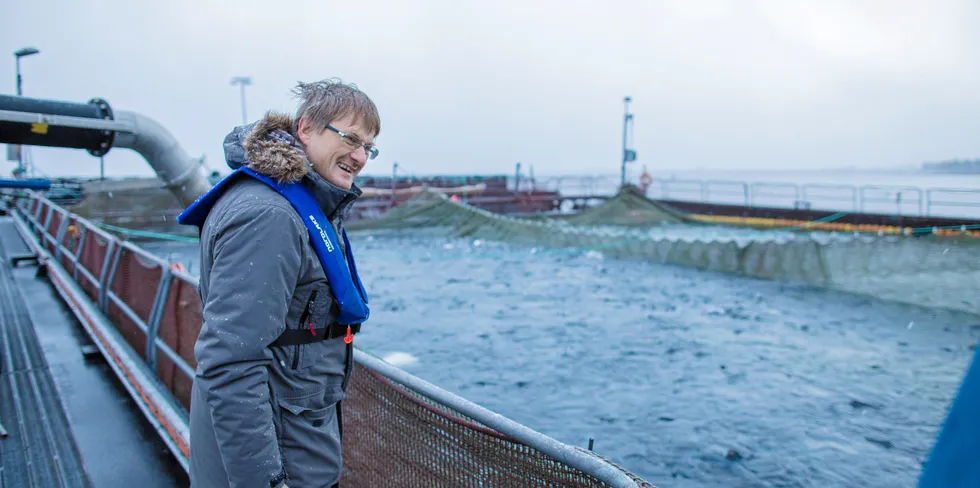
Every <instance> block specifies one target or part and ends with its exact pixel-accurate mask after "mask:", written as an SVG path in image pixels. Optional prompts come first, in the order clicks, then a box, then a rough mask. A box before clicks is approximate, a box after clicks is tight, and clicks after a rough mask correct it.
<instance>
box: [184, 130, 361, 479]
mask: <svg viewBox="0 0 980 488" xmlns="http://www.w3.org/2000/svg"><path fill="white" fill-rule="evenodd" d="M291 126H292V120H291V118H290V117H289V116H285V115H280V114H272V113H270V114H268V115H266V116H265V117H264V118H263V119H262V120H261V121H259V122H258V123H256V124H253V125H251V126H245V127H239V128H236V129H235V130H234V131H233V132H232V133H231V134H229V135H228V137H227V138H226V139H225V156H226V159H227V161H228V164H229V166H231V167H232V168H237V167H238V166H240V165H242V164H247V165H248V167H250V168H252V169H253V170H255V171H256V172H259V173H262V174H265V175H267V176H270V177H272V178H274V179H277V180H279V181H302V183H303V184H305V185H309V187H310V188H311V189H312V190H313V193H314V196H315V197H316V199H317V201H318V203H319V204H320V206H321V208H322V210H323V213H324V215H326V216H327V217H328V218H329V219H330V221H331V223H332V224H333V225H334V227H335V228H336V230H338V233H339V230H340V228H341V227H340V226H341V225H342V223H341V217H342V215H344V213H345V212H346V210H347V209H348V208H349V207H350V205H351V204H352V203H353V202H354V200H355V199H356V198H357V196H359V195H360V190H359V189H357V188H356V187H353V188H352V189H351V191H348V190H344V189H341V188H338V187H336V186H334V185H332V184H330V183H329V182H327V181H326V180H324V179H323V178H322V177H320V176H319V175H318V174H316V173H315V172H313V171H312V170H309V164H308V162H307V160H306V157H305V155H304V154H303V151H302V149H301V148H299V147H298V146H297V145H296V144H295V141H294V140H293V138H292V136H290V135H289V132H290V131H291ZM341 245H343V244H342V243H341ZM341 255H343V252H341ZM201 299H202V303H203V327H202V329H201V334H200V336H199V338H198V340H197V343H196V345H195V347H194V356H195V358H196V359H197V374H196V376H195V378H194V386H193V391H192V394H191V409H190V437H191V439H190V442H191V446H190V447H191V460H190V478H191V484H192V486H193V487H194V488H222V487H255V488H268V487H270V486H278V485H279V484H280V483H281V482H282V481H283V480H284V479H285V480H286V481H287V483H288V484H289V486H290V488H304V487H325V486H332V485H333V484H334V483H337V482H338V480H339V479H340V474H341V470H342V459H341V448H340V419H339V417H338V416H339V408H338V407H339V403H338V402H339V401H340V400H342V399H343V398H344V392H345V391H346V389H347V382H348V379H349V377H350V374H351V372H352V367H353V357H352V351H351V347H350V346H348V345H347V344H345V343H344V342H343V340H342V339H340V338H336V339H332V340H327V341H320V342H316V343H312V344H305V345H299V346H278V345H273V341H275V340H276V338H278V337H279V336H280V335H281V334H282V333H283V331H284V330H286V329H287V328H291V329H295V328H303V329H305V328H307V327H309V324H310V323H312V324H313V326H314V327H315V328H320V327H326V326H329V325H330V324H331V323H332V322H333V321H334V319H335V317H336V315H337V312H338V307H337V305H336V304H335V303H334V300H333V295H332V293H331V290H330V286H329V284H328V282H327V279H326V277H325V275H324V272H323V268H322V267H321V265H320V262H319V260H318V258H317V255H316V253H315V251H314V250H313V248H312V246H311V245H310V243H309V234H308V232H307V230H306V227H305V226H304V225H303V222H302V221H301V220H300V217H299V215H298V214H297V213H296V211H295V210H294V209H293V208H292V207H291V206H290V204H289V202H287V201H286V200H285V199H284V198H283V197H282V196H280V195H279V194H278V193H276V192H275V191H274V190H272V189H271V188H269V187H268V186H267V185H266V184H264V183H261V182H259V181H256V180H253V179H250V178H248V177H244V176H243V177H242V179H241V180H240V181H237V182H236V183H234V184H232V185H231V186H230V188H228V189H227V190H226V191H225V193H224V194H223V195H222V196H221V197H220V198H219V200H218V201H217V203H215V205H214V207H213V208H212V210H211V212H210V213H209V214H208V217H207V219H206V221H205V224H204V226H203V227H202V232H201Z"/></svg>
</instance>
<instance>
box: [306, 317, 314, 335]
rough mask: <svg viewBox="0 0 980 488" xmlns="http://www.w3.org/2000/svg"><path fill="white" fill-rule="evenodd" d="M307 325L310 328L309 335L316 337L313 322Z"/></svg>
mask: <svg viewBox="0 0 980 488" xmlns="http://www.w3.org/2000/svg"><path fill="white" fill-rule="evenodd" d="M307 325H309V327H310V334H313V335H316V329H314V328H313V321H312V320H311V321H310V323H309V324H307Z"/></svg>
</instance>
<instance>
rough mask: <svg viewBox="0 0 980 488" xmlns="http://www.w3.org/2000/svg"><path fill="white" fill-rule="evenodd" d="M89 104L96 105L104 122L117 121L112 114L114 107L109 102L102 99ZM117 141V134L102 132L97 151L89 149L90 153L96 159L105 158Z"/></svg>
mask: <svg viewBox="0 0 980 488" xmlns="http://www.w3.org/2000/svg"><path fill="white" fill-rule="evenodd" d="M88 103H90V104H92V105H95V106H96V108H98V109H99V116H100V117H101V118H102V119H103V120H115V118H114V116H113V114H112V107H110V106H109V102H107V101H105V100H103V99H101V98H93V99H91V100H89V101H88ZM115 140H116V132H115V131H111V130H104V131H102V140H101V141H99V147H98V148H97V149H89V150H88V153H89V154H91V155H92V156H95V157H97V158H98V157H102V156H105V154H106V153H107V152H109V150H110V149H112V144H113V143H114V142H115Z"/></svg>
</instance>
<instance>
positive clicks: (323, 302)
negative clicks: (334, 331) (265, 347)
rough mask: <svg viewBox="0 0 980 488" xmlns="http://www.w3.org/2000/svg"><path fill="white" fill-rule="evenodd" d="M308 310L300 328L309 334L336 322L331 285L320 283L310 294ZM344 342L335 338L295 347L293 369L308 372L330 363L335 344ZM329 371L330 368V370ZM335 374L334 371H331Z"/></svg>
mask: <svg viewBox="0 0 980 488" xmlns="http://www.w3.org/2000/svg"><path fill="white" fill-rule="evenodd" d="M307 305H308V310H307V311H306V312H305V313H304V314H303V315H304V317H302V320H301V321H300V324H299V327H302V329H303V330H305V331H307V332H309V333H310V334H312V332H311V331H310V329H311V328H313V329H325V328H327V327H329V326H330V324H332V323H333V322H334V320H335V319H336V317H337V314H336V313H335V312H334V311H333V309H334V308H335V305H334V299H333V294H332V292H331V291H330V285H328V284H326V283H325V282H323V283H318V284H317V285H316V286H315V288H314V289H313V292H312V293H311V294H310V299H309V301H308V303H307ZM317 333H318V334H321V333H326V332H324V331H319V332H317ZM336 342H342V340H341V339H339V338H335V339H332V340H329V341H317V342H313V343H311V344H303V345H300V346H295V347H296V350H295V351H294V356H293V369H297V370H308V369H310V368H311V367H313V366H316V365H317V364H318V363H321V362H322V361H330V360H331V358H332V356H334V355H336V353H335V352H334V349H335V348H336V346H335V345H334V343H336ZM321 369H323V368H322V367H318V368H316V370H318V371H319V370H321ZM328 369H329V368H328ZM331 372H333V371H331Z"/></svg>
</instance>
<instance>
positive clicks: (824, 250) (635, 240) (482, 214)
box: [350, 192, 980, 314]
mask: <svg viewBox="0 0 980 488" xmlns="http://www.w3.org/2000/svg"><path fill="white" fill-rule="evenodd" d="M638 198H642V197H638ZM629 199H630V200H636V199H635V198H634V197H633V196H630V197H629ZM626 201H627V200H626V199H625V198H624V199H623V200H622V201H620V202H614V203H613V204H612V206H610V207H608V208H606V209H600V210H599V211H595V212H594V213H592V214H591V215H592V216H591V217H589V218H584V217H583V218H582V219H581V220H582V221H586V222H591V221H593V219H594V218H595V217H598V216H604V217H603V218H606V219H608V220H609V221H613V222H615V221H616V219H615V218H613V217H614V216H615V212H616V211H617V210H616V209H617V207H618V208H619V211H624V210H623V209H626V208H628V207H627V203H626ZM635 203H636V202H634V204H635ZM650 203H653V202H650ZM641 205H642V204H635V205H633V207H632V208H651V207H642V206H641ZM626 212H627V213H629V212H632V210H626ZM584 215H586V216H588V215H590V214H588V213H586V214H584ZM631 219H632V221H633V222H640V221H644V219H640V218H635V219H633V218H632V217H626V218H621V219H619V222H623V221H628V220H631ZM565 220H566V219H542V218H537V219H531V218H516V217H512V216H507V215H499V214H494V213H490V212H487V211H485V210H482V209H479V208H474V207H470V206H467V205H466V204H464V203H458V202H453V201H451V200H450V199H448V198H446V197H445V196H443V195H441V194H438V193H433V192H426V193H423V194H420V195H419V196H417V197H415V198H414V199H412V200H409V201H408V202H406V203H405V204H403V205H401V206H399V207H395V208H394V209H392V210H390V211H389V212H387V213H386V214H384V215H382V216H381V217H379V218H377V219H373V220H370V221H360V222H357V223H352V224H351V226H350V227H351V229H352V230H353V229H360V230H366V229H405V228H423V227H425V228H430V229H432V230H434V231H436V232H440V233H442V234H443V235H446V236H448V237H455V238H472V239H484V240H496V241H507V242H511V243H515V244H523V245H527V246H532V251H534V252H541V249H542V248H543V249H551V250H552V252H556V251H557V250H571V251H576V252H580V251H596V252H601V253H603V254H604V255H607V256H609V257H613V258H622V259H637V260H646V261H654V262H658V263H664V264H676V265H682V266H687V267H693V268H697V269H703V270H708V271H717V272H725V273H737V274H741V275H745V276H750V277H754V278H760V279H770V280H781V281H787V282H795V283H802V284H808V285H814V286H820V287H827V288H831V289H837V290H841V291H846V292H851V293H856V294H862V295H867V296H872V297H876V298H881V299H885V300H893V301H898V302H903V303H909V304H914V305H920V306H926V307H939V308H947V309H953V310H960V311H965V312H969V313H973V314H980V295H978V294H977V293H975V290H977V289H980V260H978V259H976V256H978V255H980V254H978V251H980V239H976V238H975V237H969V236H947V237H941V236H935V235H917V236H912V237H906V236H891V235H868V234H858V233H837V232H821V231H814V232H793V231H792V230H798V229H796V228H791V229H788V230H787V229H783V230H778V229H777V230H758V229H747V228H738V227H724V226H717V225H692V224H686V223H672V222H670V221H669V220H666V219H662V218H660V217H659V216H656V218H654V219H646V220H645V224H635V225H575V224H574V219H570V220H572V222H569V221H565ZM665 222H666V223H665Z"/></svg>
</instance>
